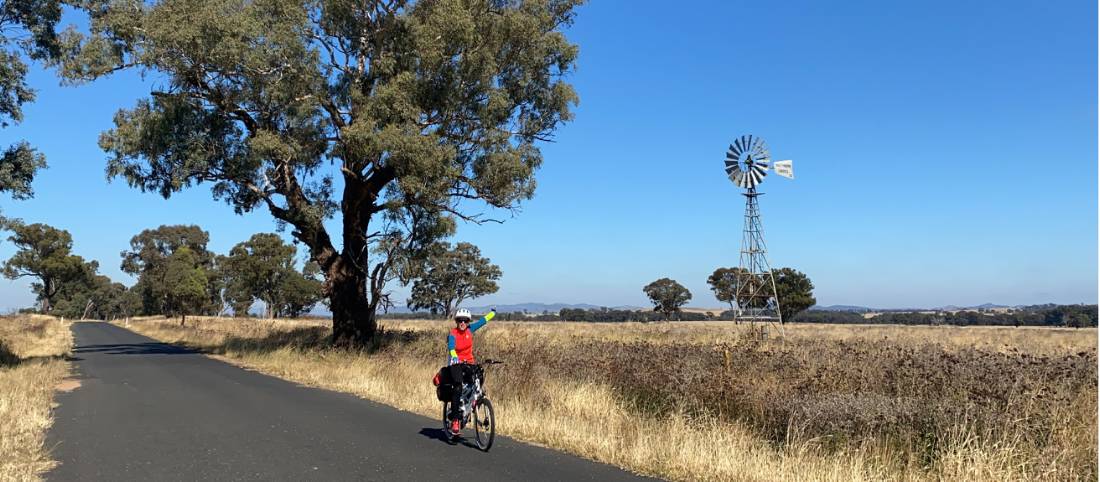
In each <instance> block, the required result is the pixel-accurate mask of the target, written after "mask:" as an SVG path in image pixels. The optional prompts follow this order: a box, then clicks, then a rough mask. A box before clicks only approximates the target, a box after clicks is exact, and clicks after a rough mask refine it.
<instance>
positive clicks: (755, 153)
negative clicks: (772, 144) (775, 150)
mask: <svg viewBox="0 0 1100 482" xmlns="http://www.w3.org/2000/svg"><path fill="white" fill-rule="evenodd" d="M770 160H771V156H770V155H769V154H768V147H767V145H766V144H765V143H764V139H763V138H760V137H753V136H752V135H745V136H741V137H739V138H737V139H734V141H733V144H730V147H729V150H727V151H726V161H725V169H726V175H727V176H729V178H730V181H733V183H734V184H736V185H737V186H738V187H741V188H746V189H753V188H755V187H756V186H758V185H759V184H760V183H761V182H763V181H764V177H765V176H767V175H768V172H767V171H768V162H769V161H770Z"/></svg>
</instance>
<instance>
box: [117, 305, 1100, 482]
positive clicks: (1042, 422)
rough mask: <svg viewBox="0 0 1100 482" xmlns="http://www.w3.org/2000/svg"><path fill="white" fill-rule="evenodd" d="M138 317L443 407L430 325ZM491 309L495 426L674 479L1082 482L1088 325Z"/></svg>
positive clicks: (314, 376) (432, 408)
mask: <svg viewBox="0 0 1100 482" xmlns="http://www.w3.org/2000/svg"><path fill="white" fill-rule="evenodd" d="M323 323H324V322H321V321H305V320H302V321H298V320H257V319H216V318H190V317H189V318H188V324H187V326H185V327H181V326H179V324H178V321H177V320H166V319H164V318H148V319H135V320H132V321H131V322H129V323H128V325H129V327H130V328H131V329H134V330H136V331H139V332H142V333H145V334H147V335H150V336H153V337H155V338H159V339H162V340H166V341H171V342H182V343H185V344H188V345H191V346H194V347H198V348H201V349H204V350H206V351H208V352H209V353H211V354H214V355H219V356H221V357H222V358H224V359H226V360H228V361H230V362H233V363H238V364H241V365H244V366H247V367H250V368H253V369H256V370H259V371H262V372H266V373H270V374H273V375H276V376H280V377H283V378H287V379H291V380H295V381H298V382H301V383H304V384H308V385H313V386H320V387H326V388H330V389H335V390H341V391H346V392H351V393H355V394H358V395H360V396H363V397H366V398H370V399H374V400H378V401H381V402H383V403H387V404H390V405H393V406H396V407H398V408H401V409H404V410H409V411H413V412H417V413H421V414H423V415H426V416H430V417H433V418H434V417H437V416H438V414H439V404H438V402H437V401H436V400H435V397H434V391H433V388H432V386H431V385H430V383H429V380H430V378H431V376H432V374H433V373H434V372H435V371H436V370H437V369H438V368H439V366H440V365H441V363H442V362H443V360H444V356H443V355H444V348H443V339H444V333H445V329H446V328H447V327H449V323H447V322H443V321H415V320H414V321H386V322H383V325H384V330H383V334H382V336H381V337H380V338H379V340H378V342H377V343H376V344H375V346H372V347H370V348H369V349H366V350H363V351H343V350H336V349H332V348H331V347H329V345H328V343H327V337H328V333H329V330H328V327H327V325H324V324H323ZM783 331H784V333H783V336H779V333H778V332H777V331H776V330H772V331H771V332H769V333H768V335H767V336H766V337H765V336H763V335H762V333H761V331H760V330H759V329H754V328H752V327H749V326H746V325H741V326H736V325H733V324H730V323H728V322H699V323H652V324H637V323H624V324H592V323H529V322H511V323H510V322H493V323H490V325H489V326H488V327H487V328H486V329H485V330H483V331H481V332H479V333H478V335H477V337H478V340H477V355H478V356H479V357H481V358H495V359H502V360H504V361H506V364H504V365H498V366H494V367H492V368H491V369H490V370H489V373H488V381H487V384H488V388H489V392H490V393H491V394H492V396H493V397H494V402H495V403H494V405H495V406H496V407H497V409H498V416H499V425H498V428H499V430H500V432H501V433H504V434H507V435H511V436H513V437H516V438H519V439H523V440H527V441H531V442H536V443H540V444H544V445H547V446H551V447H555V448H559V449H562V450H566V451H569V452H572V453H577V454H580V455H584V456H586V457H590V458H594V459H597V460H601V461H605V462H609V463H612V464H616V465H619V466H622V467H625V468H628V469H631V470H634V471H637V472H641V473H646V474H652V475H657V476H661V477H665V478H670V479H676V480H700V479H707V480H807V479H811V480H883V479H887V480H933V479H968V480H1095V479H1096V477H1097V435H1096V434H1097V405H1096V397H1097V347H1096V330H1094V329H1092V330H1085V329H1082V330H1072V329H1065V330H1063V329H1022V328H1001V327H967V328H958V327H911V326H906V327H901V326H837V325H793V326H791V325H789V326H787V327H785V329H784V330H783Z"/></svg>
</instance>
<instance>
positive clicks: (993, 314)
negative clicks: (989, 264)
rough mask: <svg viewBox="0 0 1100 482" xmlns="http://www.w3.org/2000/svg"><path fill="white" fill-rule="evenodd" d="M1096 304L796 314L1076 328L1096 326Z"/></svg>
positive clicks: (814, 318)
mask: <svg viewBox="0 0 1100 482" xmlns="http://www.w3.org/2000/svg"><path fill="white" fill-rule="evenodd" d="M1097 318H1098V315H1097V308H1096V305H1035V306H1025V307H1018V308H1013V309H1012V310H1011V311H1009V312H1004V311H972V310H961V311H938V312H930V313H929V312H909V311H905V312H890V311H887V312H884V313H879V314H877V315H875V316H873V317H870V318H864V317H863V315H862V314H860V313H853V312H848V311H823V310H809V311H804V312H802V313H799V314H798V315H796V317H794V318H793V320H792V321H795V322H798V323H851V324H893V325H959V326H969V325H994V326H1076V325H1080V327H1095V326H1096V325H1097Z"/></svg>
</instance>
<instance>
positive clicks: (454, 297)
mask: <svg viewBox="0 0 1100 482" xmlns="http://www.w3.org/2000/svg"><path fill="white" fill-rule="evenodd" d="M500 276H501V271H500V267H499V266H497V265H495V264H492V263H491V262H489V258H484V257H482V256H481V250H480V249H478V247H477V246H474V245H472V244H470V243H458V244H457V245H455V247H454V248H451V245H450V243H439V244H437V245H436V246H435V247H434V248H433V249H431V250H430V252H429V254H428V257H427V260H426V262H425V264H424V268H423V272H422V274H421V276H420V277H419V278H418V279H417V280H416V281H415V282H414V283H413V286H412V292H411V293H410V297H409V300H408V303H407V304H408V306H409V308H410V309H413V310H416V309H426V310H428V311H429V312H431V314H433V315H436V314H445V315H449V314H451V313H453V312H454V310H455V309H457V308H458V307H459V306H460V305H461V304H462V302H463V301H465V300H469V299H474V298H477V297H480V296H484V295H487V294H491V293H496V291H497V284H496V281H497V280H499V279H500Z"/></svg>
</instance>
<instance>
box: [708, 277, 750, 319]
mask: <svg viewBox="0 0 1100 482" xmlns="http://www.w3.org/2000/svg"><path fill="white" fill-rule="evenodd" d="M741 271H742V270H741V268H718V269H716V270H714V273H711V275H710V276H708V277H707V284H709V285H710V289H711V291H713V292H714V297H715V298H717V299H718V301H721V302H723V303H729V305H730V309H731V310H732V309H734V302H735V300H734V298H735V297H736V296H737V277H738V275H739V274H740V273H741Z"/></svg>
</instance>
